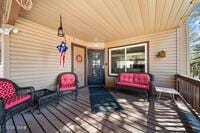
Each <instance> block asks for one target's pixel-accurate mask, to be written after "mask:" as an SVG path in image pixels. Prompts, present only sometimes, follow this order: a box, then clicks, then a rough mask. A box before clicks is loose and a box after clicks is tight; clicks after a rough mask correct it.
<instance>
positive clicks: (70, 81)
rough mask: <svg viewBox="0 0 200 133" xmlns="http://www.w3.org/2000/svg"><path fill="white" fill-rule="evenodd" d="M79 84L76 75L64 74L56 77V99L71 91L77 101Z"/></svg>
mask: <svg viewBox="0 0 200 133" xmlns="http://www.w3.org/2000/svg"><path fill="white" fill-rule="evenodd" d="M78 87H79V82H78V78H77V75H76V74H75V73H72V72H64V73H61V74H59V75H58V76H57V82H56V89H57V93H58V97H59V98H60V97H61V96H63V93H64V92H67V91H71V92H72V93H73V95H74V96H75V100H77V96H78Z"/></svg>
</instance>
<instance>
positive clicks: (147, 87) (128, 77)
mask: <svg viewBox="0 0 200 133" xmlns="http://www.w3.org/2000/svg"><path fill="white" fill-rule="evenodd" d="M115 87H116V88H120V87H129V88H134V89H140V90H144V91H146V92H147V96H148V98H149V97H150V96H151V93H152V88H153V75H151V74H149V73H131V72H130V73H129V72H124V73H120V74H119V77H118V80H117V82H116V83H115Z"/></svg>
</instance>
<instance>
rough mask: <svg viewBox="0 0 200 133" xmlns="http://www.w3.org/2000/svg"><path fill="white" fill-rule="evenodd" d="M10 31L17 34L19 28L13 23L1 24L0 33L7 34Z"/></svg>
mask: <svg viewBox="0 0 200 133" xmlns="http://www.w3.org/2000/svg"><path fill="white" fill-rule="evenodd" d="M11 32H13V33H15V34H17V33H18V32H19V29H18V28H17V27H15V26H13V25H9V24H2V25H1V27H0V34H4V35H9V34H10V33H11Z"/></svg>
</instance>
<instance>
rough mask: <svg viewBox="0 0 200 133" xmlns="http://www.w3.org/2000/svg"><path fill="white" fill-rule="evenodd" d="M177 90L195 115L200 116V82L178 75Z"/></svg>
mask: <svg viewBox="0 0 200 133" xmlns="http://www.w3.org/2000/svg"><path fill="white" fill-rule="evenodd" d="M176 89H177V91H179V93H180V94H181V96H182V98H183V99H184V100H185V102H186V103H187V104H188V106H190V107H191V108H190V109H191V110H192V112H193V113H195V114H196V115H198V117H199V114H200V81H199V80H196V79H193V78H190V77H187V76H183V75H176Z"/></svg>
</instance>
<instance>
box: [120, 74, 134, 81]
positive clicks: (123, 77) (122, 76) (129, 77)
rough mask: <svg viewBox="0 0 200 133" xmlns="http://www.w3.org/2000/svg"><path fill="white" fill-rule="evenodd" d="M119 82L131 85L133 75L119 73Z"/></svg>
mask: <svg viewBox="0 0 200 133" xmlns="http://www.w3.org/2000/svg"><path fill="white" fill-rule="evenodd" d="M120 82H127V83H132V82H133V74H131V73H121V74H120Z"/></svg>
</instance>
